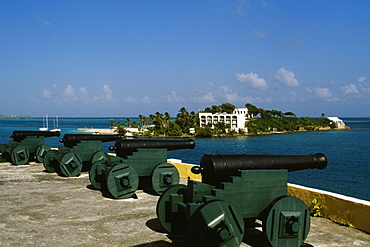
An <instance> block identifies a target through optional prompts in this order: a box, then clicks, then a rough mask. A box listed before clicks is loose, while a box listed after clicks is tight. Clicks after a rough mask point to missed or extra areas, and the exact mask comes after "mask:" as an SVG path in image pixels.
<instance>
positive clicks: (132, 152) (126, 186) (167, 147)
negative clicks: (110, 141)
mask: <svg viewBox="0 0 370 247" xmlns="http://www.w3.org/2000/svg"><path fill="white" fill-rule="evenodd" d="M194 147H195V142H194V141H193V140H191V139H189V140H143V139H139V140H138V139H131V140H130V139H128V140H118V141H116V143H115V145H114V146H112V147H110V148H109V149H110V150H111V151H115V152H116V156H112V155H105V156H104V158H102V159H100V160H97V161H96V162H95V163H94V164H93V165H92V167H91V169H90V173H89V178H90V182H91V185H92V186H94V187H95V188H96V189H100V190H101V191H102V193H103V195H105V196H107V197H111V198H115V199H125V198H130V197H131V196H133V195H134V193H135V191H136V190H137V189H138V188H142V189H144V190H152V191H154V192H155V193H156V194H161V193H162V192H163V191H165V190H166V189H167V188H168V187H170V186H172V185H175V184H178V183H179V180H180V178H179V172H178V171H177V168H176V167H175V166H174V165H172V164H170V163H167V152H168V151H175V150H182V149H193V148H194Z"/></svg>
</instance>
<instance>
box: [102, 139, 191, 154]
mask: <svg viewBox="0 0 370 247" xmlns="http://www.w3.org/2000/svg"><path fill="white" fill-rule="evenodd" d="M194 147H195V142H194V140H192V139H188V140H143V139H142V140H118V141H116V143H115V145H114V146H112V147H110V148H109V150H111V151H115V152H116V154H117V155H118V156H121V157H124V156H126V155H129V154H132V152H135V151H137V149H138V148H163V149H167V151H175V150H182V149H194Z"/></svg>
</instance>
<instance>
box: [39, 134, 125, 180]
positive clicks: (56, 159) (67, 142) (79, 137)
mask: <svg viewBox="0 0 370 247" xmlns="http://www.w3.org/2000/svg"><path fill="white" fill-rule="evenodd" d="M121 138H122V136H121V135H93V134H65V135H64V137H63V138H62V139H60V140H59V141H60V142H61V143H64V146H59V147H58V150H50V151H48V152H47V153H46V155H45V157H44V160H43V164H44V167H45V169H46V171H48V172H57V173H58V174H59V175H61V176H66V177H76V176H78V175H79V174H80V172H81V171H88V170H89V169H90V167H91V165H92V164H93V163H94V162H95V161H96V160H100V159H102V158H104V157H105V155H106V153H105V152H104V151H102V148H103V147H102V143H103V142H113V141H116V140H118V139H121Z"/></svg>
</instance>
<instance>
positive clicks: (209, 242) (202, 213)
mask: <svg viewBox="0 0 370 247" xmlns="http://www.w3.org/2000/svg"><path fill="white" fill-rule="evenodd" d="M189 233H190V238H191V241H192V246H209V247H211V246H227V247H231V246H240V243H241V242H242V240H243V237H244V219H243V217H242V216H241V215H240V214H239V213H238V212H237V210H236V208H235V207H234V206H233V205H232V204H230V203H228V202H226V201H221V200H213V201H209V202H207V203H205V204H203V205H202V206H200V207H199V208H198V209H197V210H196V211H195V212H194V214H193V215H192V216H191V218H190V226H189Z"/></svg>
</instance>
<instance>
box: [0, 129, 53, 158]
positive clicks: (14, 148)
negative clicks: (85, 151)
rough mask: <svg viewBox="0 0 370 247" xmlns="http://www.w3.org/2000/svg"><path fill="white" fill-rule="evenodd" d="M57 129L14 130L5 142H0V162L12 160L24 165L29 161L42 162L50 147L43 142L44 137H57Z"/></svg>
mask: <svg viewBox="0 0 370 247" xmlns="http://www.w3.org/2000/svg"><path fill="white" fill-rule="evenodd" d="M58 136H60V132H59V131H33V130H15V131H13V133H12V134H11V135H10V136H9V137H10V138H12V139H13V140H10V141H9V142H8V143H7V144H0V162H12V163H13V164H15V165H25V164H27V163H28V162H29V161H32V160H36V161H38V162H42V161H43V158H44V156H45V155H46V152H47V151H49V150H50V149H51V148H50V146H48V145H46V144H45V143H44V138H47V137H58Z"/></svg>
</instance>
